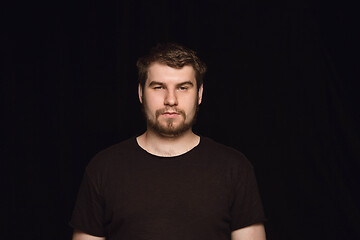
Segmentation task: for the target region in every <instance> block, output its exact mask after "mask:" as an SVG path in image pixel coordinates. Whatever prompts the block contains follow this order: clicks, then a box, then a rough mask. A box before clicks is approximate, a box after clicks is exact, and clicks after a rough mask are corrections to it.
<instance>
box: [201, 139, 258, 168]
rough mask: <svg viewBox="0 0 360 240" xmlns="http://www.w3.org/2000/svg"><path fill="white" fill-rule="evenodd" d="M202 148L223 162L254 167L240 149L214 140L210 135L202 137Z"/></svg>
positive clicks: (209, 155)
mask: <svg viewBox="0 0 360 240" xmlns="http://www.w3.org/2000/svg"><path fill="white" fill-rule="evenodd" d="M201 141H202V150H203V151H204V152H206V154H207V156H208V157H210V158H212V159H217V160H218V161H221V162H222V164H224V163H227V164H230V165H233V166H234V165H236V166H238V167H242V168H244V167H245V168H252V165H251V163H250V161H249V160H248V159H247V157H246V156H245V155H244V154H243V153H242V152H240V151H239V150H237V149H235V148H233V147H230V146H227V145H224V144H222V143H219V142H217V141H214V140H213V139H211V138H208V137H201Z"/></svg>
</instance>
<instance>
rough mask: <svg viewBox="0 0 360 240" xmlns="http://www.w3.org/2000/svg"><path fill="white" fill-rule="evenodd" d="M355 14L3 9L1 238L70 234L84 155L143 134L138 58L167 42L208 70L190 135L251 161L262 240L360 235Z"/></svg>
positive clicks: (279, 4) (292, 7)
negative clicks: (191, 52) (189, 51)
mask: <svg viewBox="0 0 360 240" xmlns="http://www.w3.org/2000/svg"><path fill="white" fill-rule="evenodd" d="M356 9H357V8H356V7H355V6H352V5H350V4H348V3H346V2H337V1H330V2H329V1H316V2H310V1H309V2H305V1H256V0H246V1H238V2H236V3H234V2H227V1H208V2H196V1H156V2H154V1H145V0H142V1H139V0H138V1H130V0H127V1H84V2H75V1H74V2H66V1H55V2H54V1H48V2H33V1H29V2H27V3H20V2H13V3H12V4H8V5H5V6H3V7H2V8H1V10H0V11H1V17H2V19H1V20H2V22H3V23H5V24H4V27H3V28H2V30H1V33H2V35H1V61H2V62H1V92H0V94H1V105H2V108H3V110H2V116H1V118H2V121H3V124H2V134H3V135H4V140H5V141H4V142H3V143H2V144H1V151H2V152H3V153H2V156H3V157H2V160H1V166H2V167H1V170H2V174H1V175H2V177H1V178H2V180H1V182H2V183H3V184H4V187H3V193H4V192H5V194H2V195H3V196H2V199H3V200H4V203H3V204H2V208H3V209H2V210H1V212H2V213H1V215H2V216H3V218H4V222H3V224H2V227H1V228H3V227H4V228H3V229H4V231H5V232H4V233H1V238H4V239H53V240H56V239H70V238H71V232H72V230H71V229H70V228H69V227H68V225H67V223H68V221H69V219H70V217H71V213H72V209H73V206H74V202H75V198H76V194H77V191H78V187H79V184H80V181H81V178H82V174H83V171H84V168H85V166H86V165H87V163H88V162H89V160H90V159H91V157H92V156H93V155H94V154H95V153H97V152H98V151H100V150H101V149H103V148H106V147H108V146H109V145H111V144H115V143H117V142H119V141H121V140H124V139H127V138H129V137H132V136H135V135H138V134H141V133H142V132H143V131H144V130H145V126H144V123H143V119H142V115H141V112H140V104H139V103H138V98H137V75H136V67H135V63H136V60H137V58H138V57H139V56H141V55H143V54H144V53H146V52H147V51H148V50H149V48H150V47H152V46H153V45H155V44H156V43H158V42H167V41H176V42H179V43H182V44H185V45H187V46H189V47H190V48H193V49H195V50H196V51H197V52H198V53H199V55H200V57H201V58H202V59H203V60H204V61H205V62H206V63H207V65H208V73H207V75H206V78H205V90H204V101H203V103H202V105H201V108H200V113H199V117H198V121H197V124H196V126H195V132H196V133H198V134H201V135H203V136H208V137H211V138H213V139H215V140H217V141H219V142H222V143H224V144H227V145H230V146H233V147H235V148H237V149H238V150H240V151H242V152H243V153H244V154H245V155H247V157H248V158H249V159H250V161H251V162H252V163H253V165H254V167H255V170H256V174H257V178H258V183H259V188H260V192H261V195H262V198H263V202H264V206H265V211H266V214H267V217H268V219H269V221H268V222H267V223H266V230H267V236H268V239H270V240H272V239H273V240H275V239H278V240H285V239H341V240H343V239H360V230H359V228H358V226H359V223H360V219H359V218H360V212H359V202H360V194H359V190H358V188H359V187H358V185H359V183H360V177H359V176H358V171H359V170H360V168H359V165H360V163H359V159H360V158H359V157H360V151H359V149H360V141H359V125H358V122H359V120H360V119H359V118H360V115H359V114H360V112H359V107H358V102H359V96H358V94H357V92H358V87H359V85H360V84H359V83H358V81H359V53H360V51H359V40H360V37H359V27H358V24H359V17H358V16H357V14H358V13H357V10H356ZM1 231H3V230H1Z"/></svg>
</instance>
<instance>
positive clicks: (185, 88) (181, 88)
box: [179, 86, 189, 91]
mask: <svg viewBox="0 0 360 240" xmlns="http://www.w3.org/2000/svg"><path fill="white" fill-rule="evenodd" d="M188 89H189V87H185V86H182V87H179V90H181V91H186V90H188Z"/></svg>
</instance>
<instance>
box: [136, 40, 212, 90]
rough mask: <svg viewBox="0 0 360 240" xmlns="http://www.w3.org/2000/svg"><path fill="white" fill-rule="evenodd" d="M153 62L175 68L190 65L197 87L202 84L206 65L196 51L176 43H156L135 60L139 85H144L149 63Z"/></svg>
mask: <svg viewBox="0 0 360 240" xmlns="http://www.w3.org/2000/svg"><path fill="white" fill-rule="evenodd" d="M155 62H158V63H161V64H164V65H167V66H169V67H172V68H176V69H180V68H183V67H184V66H192V67H193V69H194V71H195V77H196V85H197V88H198V89H199V88H200V86H201V85H202V84H203V78H204V75H205V72H206V65H205V63H203V62H202V61H201V60H200V59H199V57H198V56H197V55H196V52H195V51H193V50H191V49H189V48H187V47H185V46H182V45H180V44H177V43H164V44H158V45H156V46H155V47H154V48H152V49H151V50H150V52H149V53H148V54H147V55H145V56H143V57H141V58H139V60H138V61H137V63H136V66H137V68H138V80H139V84H140V86H141V87H144V85H145V82H146V79H147V77H148V76H147V75H148V70H149V67H150V65H151V64H153V63H155Z"/></svg>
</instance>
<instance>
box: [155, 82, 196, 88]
mask: <svg viewBox="0 0 360 240" xmlns="http://www.w3.org/2000/svg"><path fill="white" fill-rule="evenodd" d="M156 85H161V86H163V85H166V84H165V83H163V82H157V81H151V82H150V83H149V87H152V86H156ZM183 85H190V86H194V84H193V83H192V82H191V81H185V82H181V83H178V84H176V86H183Z"/></svg>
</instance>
